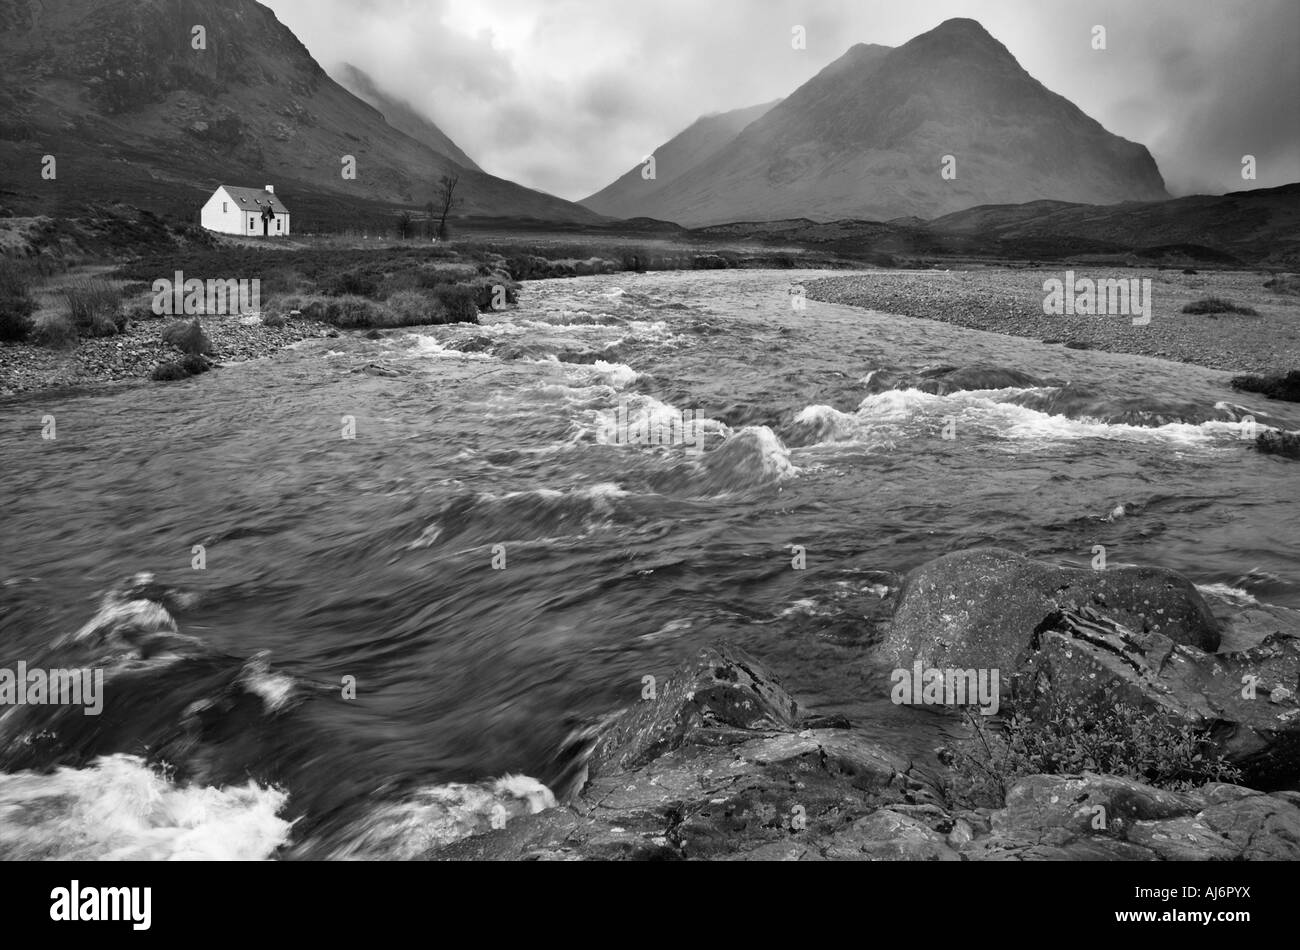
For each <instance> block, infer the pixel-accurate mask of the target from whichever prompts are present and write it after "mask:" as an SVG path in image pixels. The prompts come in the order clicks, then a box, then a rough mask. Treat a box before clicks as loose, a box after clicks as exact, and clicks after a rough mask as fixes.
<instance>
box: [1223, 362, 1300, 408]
mask: <svg viewBox="0 0 1300 950" xmlns="http://www.w3.org/2000/svg"><path fill="white" fill-rule="evenodd" d="M1232 388H1233V389H1237V390H1240V391H1242V392H1247V393H1259V394H1260V395H1263V396H1267V397H1268V398H1269V399H1280V400H1282V401H1283V402H1300V369H1297V370H1292V371H1291V372H1289V373H1287V374H1286V375H1285V376H1282V375H1279V376H1237V377H1235V378H1234V379H1233V380H1232Z"/></svg>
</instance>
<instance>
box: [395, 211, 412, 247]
mask: <svg viewBox="0 0 1300 950" xmlns="http://www.w3.org/2000/svg"><path fill="white" fill-rule="evenodd" d="M414 220H415V219H414V218H412V217H411V212H409V211H403V212H402V213H401V214H400V215H398V217H397V236H398V237H399V238H401V239H402V240H403V241H405V240H406V238H407V237H408V236H409V235H410V233H411V226H412V224H413V223H414Z"/></svg>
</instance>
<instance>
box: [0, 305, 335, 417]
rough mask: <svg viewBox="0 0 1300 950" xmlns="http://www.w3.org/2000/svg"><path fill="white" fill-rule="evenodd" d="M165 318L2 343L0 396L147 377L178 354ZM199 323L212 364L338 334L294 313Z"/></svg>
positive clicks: (238, 360) (252, 357) (250, 357)
mask: <svg viewBox="0 0 1300 950" xmlns="http://www.w3.org/2000/svg"><path fill="white" fill-rule="evenodd" d="M171 323H172V321H171V320H165V319H155V320H141V321H134V322H132V323H130V324H129V325H128V327H127V329H126V331H125V332H124V333H121V334H119V335H117V336H112V337H103V338H99V339H89V340H81V341H79V342H78V343H77V344H76V345H75V346H71V347H68V348H66V349H52V348H49V347H44V346H38V345H35V344H31V343H7V344H2V345H0V397H5V396H17V395H20V394H23V393H31V392H38V391H41V390H46V389H64V388H69V387H77V388H80V387H85V386H94V385H99V384H104V383H119V382H123V381H128V380H137V381H140V382H145V381H148V379H149V377H150V375H151V374H152V373H153V371H154V369H155V368H156V367H157V366H159V365H160V364H163V363H169V362H172V361H174V360H177V359H179V358H180V357H181V356H182V354H181V353H180V351H179V350H177V349H176V348H175V347H174V346H172V345H171V344H169V343H167V342H166V341H164V340H163V338H162V337H163V330H164V329H165V328H166V327H167V326H168V325H170V324H171ZM202 325H203V332H204V333H205V334H206V335H207V337H208V339H209V340H210V341H211V342H212V348H213V355H212V359H213V360H215V361H216V362H217V363H218V364H220V363H242V362H246V361H248V360H255V359H262V358H265V357H268V356H273V355H274V354H275V353H277V352H279V351H280V350H282V349H284V348H285V347H287V346H292V345H293V344H295V343H300V342H302V341H303V340H311V339H320V338H322V337H328V336H338V335H339V331H338V330H336V329H334V328H333V327H331V326H329V325H327V324H324V323H320V322H317V321H314V320H303V319H299V318H295V319H292V320H289V321H287V322H286V323H285V324H284V325H283V326H268V325H267V324H264V323H262V321H261V318H260V317H258V316H252V317H239V316H229V317H204V318H203V320H202Z"/></svg>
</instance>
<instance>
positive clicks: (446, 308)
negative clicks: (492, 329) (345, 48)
mask: <svg viewBox="0 0 1300 950" xmlns="http://www.w3.org/2000/svg"><path fill="white" fill-rule="evenodd" d="M432 294H433V299H434V300H436V301H438V303H439V304H440V305H441V306H442V309H443V312H444V313H445V314H446V315H447V322H448V323H478V315H479V312H480V311H479V300H480V299H481V298H482V290H481V289H480V288H477V287H472V286H470V285H468V284H451V285H448V286H444V287H435V288H434V289H433V291H432ZM488 304H489V306H491V289H490V288H489V289H488Z"/></svg>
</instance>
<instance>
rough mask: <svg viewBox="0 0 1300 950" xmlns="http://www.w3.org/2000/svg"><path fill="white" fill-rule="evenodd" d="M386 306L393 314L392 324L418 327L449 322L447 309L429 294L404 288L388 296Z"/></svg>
mask: <svg viewBox="0 0 1300 950" xmlns="http://www.w3.org/2000/svg"><path fill="white" fill-rule="evenodd" d="M385 306H386V307H387V308H388V311H389V313H390V314H391V315H392V320H393V322H392V324H391V325H392V326H395V327H397V326H401V327H417V326H425V325H428V324H441V323H447V322H448V320H447V311H446V310H444V309H443V307H442V304H441V303H439V302H438V301H437V300H435V299H433V298H432V297H430V296H429V295H427V294H422V293H418V292H416V291H414V290H403V291H399V292H398V293H395V294H393V296H391V297H389V298H388V301H387V303H386V304H385Z"/></svg>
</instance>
